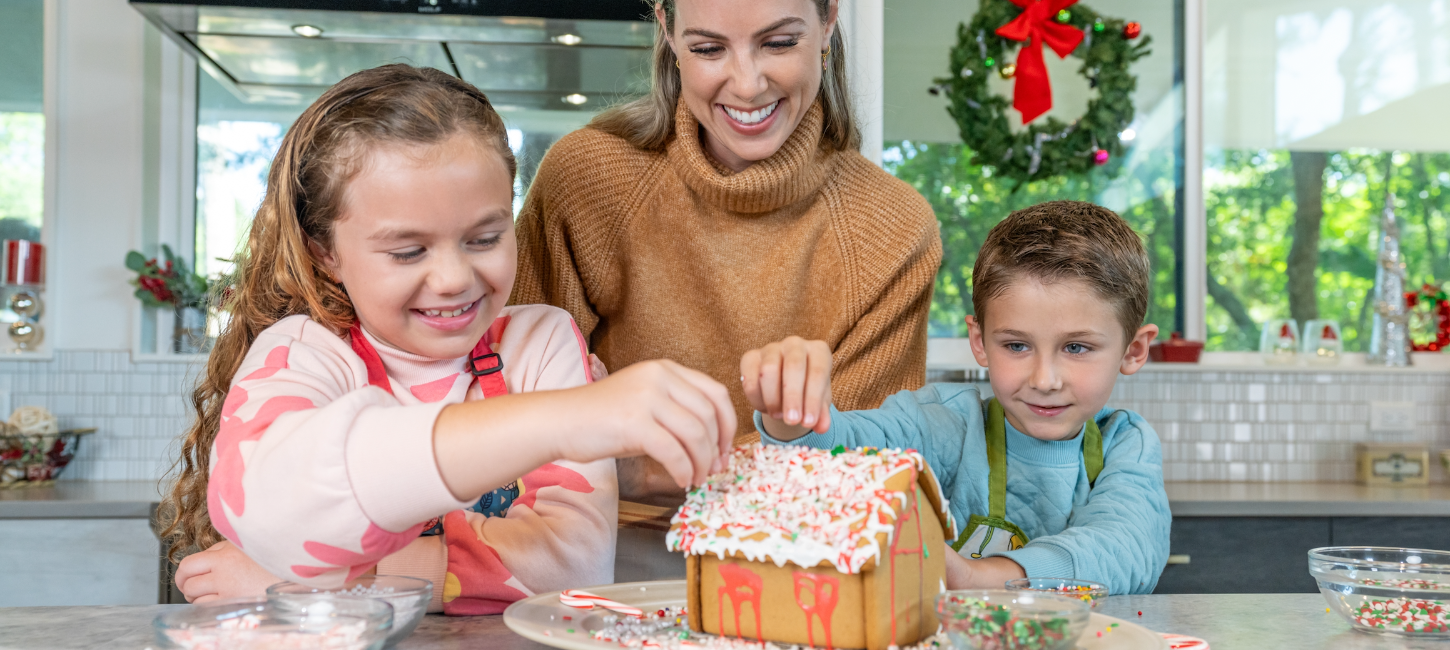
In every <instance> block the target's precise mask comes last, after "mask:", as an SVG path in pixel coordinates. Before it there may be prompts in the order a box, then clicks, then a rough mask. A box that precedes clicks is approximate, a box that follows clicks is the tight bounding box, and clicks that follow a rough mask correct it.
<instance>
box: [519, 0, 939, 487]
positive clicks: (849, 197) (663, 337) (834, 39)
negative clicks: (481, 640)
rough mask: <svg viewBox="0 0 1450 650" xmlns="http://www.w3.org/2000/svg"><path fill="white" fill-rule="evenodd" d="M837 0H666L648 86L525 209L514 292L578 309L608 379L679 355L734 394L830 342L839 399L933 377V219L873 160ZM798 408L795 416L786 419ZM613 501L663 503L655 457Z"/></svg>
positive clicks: (855, 399)
mask: <svg viewBox="0 0 1450 650" xmlns="http://www.w3.org/2000/svg"><path fill="white" fill-rule="evenodd" d="M836 11H837V0H663V1H661V2H659V3H658V4H656V5H655V17H656V19H657V20H658V22H659V25H660V29H659V30H658V32H657V35H656V38H655V49H654V61H653V84H652V86H653V87H652V91H651V93H650V94H649V95H648V96H646V97H643V98H641V99H639V100H636V101H634V102H631V103H628V104H624V105H622V106H619V107H616V108H614V109H612V110H609V111H607V112H605V113H603V114H601V115H600V116H599V117H597V118H596V119H595V120H594V121H593V122H592V123H591V124H590V125H589V126H588V127H586V128H584V129H581V130H579V131H576V132H574V133H572V134H570V135H568V136H565V137H564V138H563V139H561V140H560V141H559V142H558V143H557V144H555V145H554V147H553V149H551V150H550V152H549V153H548V155H547V156H545V158H544V160H543V162H542V163H541V164H540V166H539V171H538V175H537V176H536V177H535V179H534V184H533V186H532V188H531V189H530V192H529V196H528V199H527V201H526V202H525V204H524V208H523V212H522V213H521V214H520V215H519V217H518V238H519V274H518V279H517V282H516V284H515V287H514V295H513V300H514V301H515V302H518V303H534V302H542V303H547V304H551V305H555V306H559V307H562V308H564V309H566V310H568V311H569V312H570V313H571V314H572V315H573V316H574V319H575V320H576V321H578V323H579V327H580V329H581V331H582V334H583V335H584V336H585V337H586V338H587V339H588V340H589V342H590V347H591V348H592V349H593V350H594V351H595V352H596V353H597V354H598V355H599V357H600V358H601V360H602V361H603V362H604V364H605V365H606V366H607V367H609V368H620V367H623V366H626V365H629V364H632V363H635V362H636V361H642V360H646V359H656V358H669V359H674V360H676V361H678V362H680V363H682V364H684V365H685V366H688V367H692V368H697V369H700V370H702V371H704V372H705V373H707V374H709V375H710V376H712V377H714V378H715V379H716V380H718V381H720V382H722V383H724V384H725V385H726V386H729V387H731V391H732V398H733V399H734V402H735V407H736V409H737V411H738V413H739V416H740V420H739V422H740V430H739V436H738V437H737V442H745V441H749V440H753V439H755V433H754V426H753V425H752V424H751V423H752V418H751V410H750V407H749V405H748V404H747V403H746V401H745V398H744V394H743V393H742V392H741V388H740V357H741V355H742V354H743V353H744V352H745V351H747V350H751V349H754V348H756V347H760V346H763V345H765V344H767V343H769V342H772V341H776V340H779V339H781V338H783V337H785V336H789V335H799V336H802V337H804V338H806V339H811V340H816V339H819V340H823V341H826V342H827V343H828V344H830V345H831V347H832V356H833V359H834V362H835V367H834V371H833V373H832V382H833V386H834V391H835V393H834V400H835V404H836V405H837V406H838V407H840V408H841V409H844V410H854V409H863V408H874V407H876V406H878V405H879V404H880V403H881V401H882V400H883V399H885V398H886V396H888V395H891V394H892V393H895V392H896V391H899V390H902V389H914V388H918V387H920V386H921V385H922V383H923V382H924V381H925V367H926V318H927V310H928V309H929V307H930V303H931V288H932V283H933V280H934V278H935V276H936V271H937V267H938V265H939V263H940V261H941V240H940V237H939V236H938V231H937V223H936V218H935V216H934V215H933V213H932V211H931V207H930V206H929V205H928V204H927V202H926V200H925V199H923V198H922V197H921V196H920V195H918V194H917V193H916V192H915V191H914V190H913V189H912V188H911V187H910V186H908V185H907V184H905V183H903V182H901V181H899V180H897V179H895V178H893V177H891V176H890V175H889V174H887V173H886V172H884V171H882V170H881V169H880V168H878V167H876V166H875V165H873V164H871V162H870V161H868V160H866V158H864V157H863V156H861V154H860V153H858V152H857V149H858V147H859V144H860V134H859V132H858V130H857V128H856V124H855V122H854V119H853V117H852V115H851V104H850V95H849V94H848V92H847V86H846V76H847V75H846V56H845V41H844V39H843V38H842V36H841V34H840V32H838V31H837V30H836ZM785 415H786V416H787V417H789V414H785ZM619 474H620V496H621V498H623V499H626V500H641V501H652V502H657V503H661V502H662V503H669V502H671V501H677V500H678V496H679V494H680V491H679V489H678V488H676V487H675V486H674V485H673V484H672V483H670V482H669V481H668V477H667V476H666V475H665V474H664V473H663V472H662V471H660V468H659V467H658V466H657V465H653V464H650V463H626V462H621V463H620V470H619Z"/></svg>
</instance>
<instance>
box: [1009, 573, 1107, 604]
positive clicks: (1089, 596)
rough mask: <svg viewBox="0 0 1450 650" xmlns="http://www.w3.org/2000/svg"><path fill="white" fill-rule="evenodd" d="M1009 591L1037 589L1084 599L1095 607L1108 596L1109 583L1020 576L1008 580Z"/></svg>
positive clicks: (1037, 590)
mask: <svg viewBox="0 0 1450 650" xmlns="http://www.w3.org/2000/svg"><path fill="white" fill-rule="evenodd" d="M1006 587H1007V590H1008V591H1036V592H1044V593H1049V594H1057V595H1059V596H1067V597H1068V598H1076V599H1078V600H1082V601H1084V602H1086V603H1088V604H1089V605H1091V606H1093V607H1097V606H1098V601H1099V600H1101V599H1103V598H1107V597H1108V587H1107V585H1102V584H1098V583H1096V582H1089V581H1087V580H1073V579H1071V578H1018V579H1016V580H1008V581H1007V583H1006Z"/></svg>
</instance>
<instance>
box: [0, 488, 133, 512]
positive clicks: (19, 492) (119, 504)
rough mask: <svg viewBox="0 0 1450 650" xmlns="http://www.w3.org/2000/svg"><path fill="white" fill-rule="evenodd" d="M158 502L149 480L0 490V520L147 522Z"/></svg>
mask: <svg viewBox="0 0 1450 650" xmlns="http://www.w3.org/2000/svg"><path fill="white" fill-rule="evenodd" d="M160 502H161V493H160V492H159V491H158V489H157V486H156V483H155V482H152V481H56V482H55V483H54V484H52V485H49V486H46V487H31V488H7V489H0V519H148V518H150V517H151V509H152V507H153V506H154V505H155V504H158V503H160Z"/></svg>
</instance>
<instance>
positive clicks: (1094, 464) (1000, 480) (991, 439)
mask: <svg viewBox="0 0 1450 650" xmlns="http://www.w3.org/2000/svg"><path fill="white" fill-rule="evenodd" d="M1082 460H1083V464H1084V465H1086V466H1087V476H1088V489H1092V484H1093V483H1094V482H1095V481H1097V480H1098V474H1099V473H1101V472H1102V471H1103V434H1102V432H1101V431H1099V430H1098V423H1097V422H1094V421H1092V420H1088V421H1087V430H1086V431H1085V432H1084V434H1083V441H1082ZM987 465H988V467H989V473H988V475H987V486H988V489H987V509H988V512H987V516H986V517H983V516H981V515H978V514H973V515H972V518H971V520H970V521H968V522H967V529H966V530H964V531H962V534H961V536H960V537H957V541H955V542H952V549H953V550H956V551H957V552H958V553H961V552H962V549H963V548H966V549H969V550H970V551H971V552H970V554H968V557H971V558H973V559H980V558H982V557H984V556H986V555H989V554H991V553H1001V552H1003V551H1012V550H1016V549H1019V548H1022V547H1023V546H1026V545H1027V542H1028V541H1030V540H1029V539H1028V538H1027V534H1026V533H1024V532H1022V529H1021V528H1018V527H1017V524H1014V523H1012V522H1010V521H1007V426H1006V418H1005V416H1004V414H1003V412H1002V405H1001V404H1000V403H998V402H997V398H995V397H993V398H992V400H991V401H990V402H988V404H987Z"/></svg>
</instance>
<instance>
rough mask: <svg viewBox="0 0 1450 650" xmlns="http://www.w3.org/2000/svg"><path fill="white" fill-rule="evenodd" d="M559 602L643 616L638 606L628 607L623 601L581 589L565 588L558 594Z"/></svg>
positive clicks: (584, 607) (575, 606)
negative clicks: (616, 600)
mask: <svg viewBox="0 0 1450 650" xmlns="http://www.w3.org/2000/svg"><path fill="white" fill-rule="evenodd" d="M559 602H561V603H563V604H565V605H568V606H570V607H573V608H575V609H594V608H595V607H603V608H605V609H607V610H610V611H615V612H619V613H620V614H624V615H626V616H633V617H635V618H643V617H644V612H642V611H640V609H639V608H638V607H630V606H629V605H626V604H624V603H619V602H615V601H612V600H609V599H608V598H605V597H603V596H600V595H598V594H592V593H589V592H587V591H584V590H582V589H565V590H564V591H563V592H562V593H560V594H559Z"/></svg>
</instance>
